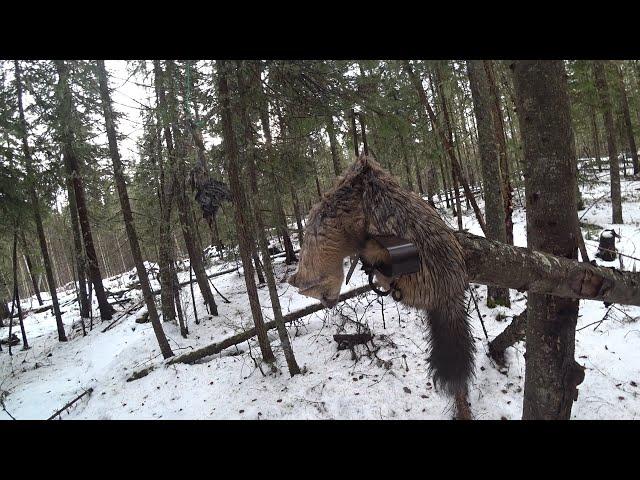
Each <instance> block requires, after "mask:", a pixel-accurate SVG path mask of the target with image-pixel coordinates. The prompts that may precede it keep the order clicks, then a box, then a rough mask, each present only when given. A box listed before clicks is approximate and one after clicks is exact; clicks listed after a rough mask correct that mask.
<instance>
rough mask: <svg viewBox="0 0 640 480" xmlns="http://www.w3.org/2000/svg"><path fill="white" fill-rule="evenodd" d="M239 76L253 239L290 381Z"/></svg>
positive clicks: (289, 352) (291, 363) (293, 368)
mask: <svg viewBox="0 0 640 480" xmlns="http://www.w3.org/2000/svg"><path fill="white" fill-rule="evenodd" d="M237 74H238V86H239V90H240V92H239V93H240V107H241V108H240V115H241V122H242V125H243V130H244V140H245V142H244V143H245V145H244V147H245V158H246V162H247V167H248V170H249V184H250V186H251V199H252V203H253V205H252V211H253V214H254V219H255V225H256V229H255V231H256V235H257V238H258V245H259V247H260V251H261V254H262V259H263V261H264V273H265V275H266V277H267V288H268V289H269V297H270V299H271V306H272V308H273V316H274V320H275V322H276V325H277V330H278V335H279V337H280V343H281V345H282V349H283V351H284V355H285V359H286V362H287V367H288V368H289V374H290V375H291V376H292V377H293V376H294V375H296V374H298V373H300V367H299V366H298V363H297V362H296V358H295V355H294V353H293V348H292V347H291V342H290V340H289V335H288V333H287V329H286V327H285V326H284V321H283V319H282V308H281V306H280V297H279V296H278V289H277V287H276V282H275V278H274V275H273V265H272V264H271V256H270V254H269V244H268V242H267V237H266V235H265V226H264V220H263V218H262V213H261V211H262V210H261V205H260V203H261V202H260V193H259V190H258V178H257V172H256V164H255V160H254V154H255V151H254V138H253V133H252V130H251V125H250V119H249V112H248V110H247V108H248V106H247V98H246V95H247V84H246V82H245V81H244V78H243V77H244V76H243V73H242V71H241V66H240V65H238V69H237Z"/></svg>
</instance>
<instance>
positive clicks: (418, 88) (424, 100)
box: [404, 60, 486, 232]
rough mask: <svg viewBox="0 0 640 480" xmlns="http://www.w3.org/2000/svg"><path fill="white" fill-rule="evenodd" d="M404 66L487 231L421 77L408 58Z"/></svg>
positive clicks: (482, 226)
mask: <svg viewBox="0 0 640 480" xmlns="http://www.w3.org/2000/svg"><path fill="white" fill-rule="evenodd" d="M404 68H405V70H406V72H407V74H408V75H409V78H410V79H411V83H412V84H413V86H414V88H415V90H416V92H417V93H418V97H419V99H420V102H421V103H422V106H423V107H424V108H425V110H426V111H427V115H428V116H429V119H430V120H431V124H432V126H433V129H434V130H435V131H436V132H437V133H438V134H439V135H440V139H441V140H442V144H443V145H444V148H445V151H446V153H447V155H448V156H449V159H450V160H451V165H452V168H453V170H454V171H455V172H456V176H457V177H458V178H459V179H460V181H461V183H462V188H463V189H464V192H465V195H466V196H467V199H468V200H469V202H470V203H471V206H472V207H473V211H474V213H475V215H476V219H477V220H478V224H479V225H480V228H481V229H482V231H483V232H485V230H486V226H485V223H484V218H483V217H482V213H481V212H480V208H479V207H478V204H477V203H476V200H475V198H474V196H473V193H472V192H471V189H470V188H469V184H468V183H467V181H466V180H465V179H464V178H463V177H462V169H461V167H460V163H459V162H458V159H457V158H456V155H455V153H454V151H453V145H452V144H451V142H450V141H449V139H448V138H447V136H446V134H445V133H444V131H443V130H442V129H441V128H440V126H439V125H438V122H437V120H436V117H435V114H434V113H433V109H432V108H431V105H429V100H428V99H427V94H426V92H425V91H424V87H423V86H422V82H421V81H420V78H418V76H417V75H416V73H415V72H414V71H413V67H411V64H410V63H409V61H408V60H404Z"/></svg>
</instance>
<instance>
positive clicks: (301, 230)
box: [289, 186, 304, 245]
mask: <svg viewBox="0 0 640 480" xmlns="http://www.w3.org/2000/svg"><path fill="white" fill-rule="evenodd" d="M289 190H290V192H291V202H292V203H293V214H294V215H295V217H296V225H297V226H298V243H299V244H300V245H302V241H303V239H304V237H303V235H304V227H303V226H302V212H300V202H299V201H298V195H297V194H296V191H295V189H294V188H293V186H291V187H290V189H289Z"/></svg>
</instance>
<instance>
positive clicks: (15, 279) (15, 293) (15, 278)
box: [9, 228, 29, 351]
mask: <svg viewBox="0 0 640 480" xmlns="http://www.w3.org/2000/svg"><path fill="white" fill-rule="evenodd" d="M13 301H14V303H15V304H16V306H17V307H18V321H19V322H20V333H21V334H22V349H23V350H28V349H29V342H28V341H27V334H26V332H25V331H24V322H23V321H22V306H21V305H20V293H19V292H18V230H17V228H16V230H14V232H13ZM11 321H12V319H11V318H10V319H9V323H11ZM9 345H11V334H9ZM9 348H11V347H9ZM9 351H11V350H9Z"/></svg>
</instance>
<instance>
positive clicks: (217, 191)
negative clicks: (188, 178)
mask: <svg viewBox="0 0 640 480" xmlns="http://www.w3.org/2000/svg"><path fill="white" fill-rule="evenodd" d="M192 181H193V179H192ZM192 186H193V188H194V190H195V191H196V197H195V199H196V202H198V203H199V204H200V208H202V217H203V218H205V219H206V220H207V221H208V222H211V221H212V220H213V219H214V218H215V216H216V213H217V212H218V209H219V208H220V205H221V204H222V202H230V201H231V191H230V190H229V187H227V185H226V184H224V183H223V182H220V181H218V180H213V179H207V180H205V181H203V182H196V181H193V183H192Z"/></svg>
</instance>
